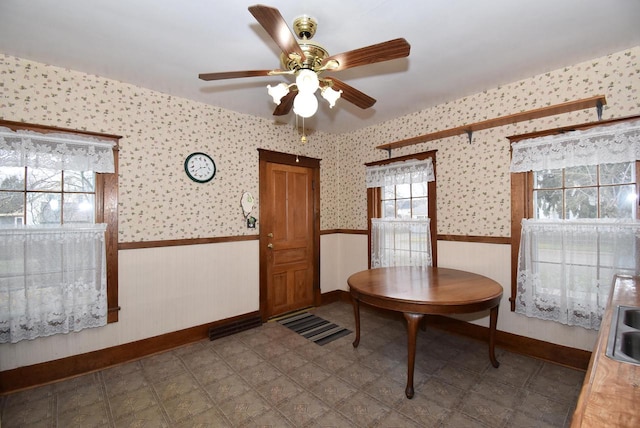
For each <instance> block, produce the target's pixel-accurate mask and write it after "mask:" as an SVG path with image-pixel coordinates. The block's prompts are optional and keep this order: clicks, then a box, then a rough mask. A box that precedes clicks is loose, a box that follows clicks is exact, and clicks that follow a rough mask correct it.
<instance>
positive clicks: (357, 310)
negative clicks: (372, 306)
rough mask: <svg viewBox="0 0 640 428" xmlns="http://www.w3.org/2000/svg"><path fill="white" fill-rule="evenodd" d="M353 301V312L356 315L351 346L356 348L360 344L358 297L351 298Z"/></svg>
mask: <svg viewBox="0 0 640 428" xmlns="http://www.w3.org/2000/svg"><path fill="white" fill-rule="evenodd" d="M351 302H352V303H353V314H354V315H355V317H356V339H355V340H354V341H353V347H354V348H357V347H358V345H359V344H360V301H359V300H358V299H354V298H352V299H351Z"/></svg>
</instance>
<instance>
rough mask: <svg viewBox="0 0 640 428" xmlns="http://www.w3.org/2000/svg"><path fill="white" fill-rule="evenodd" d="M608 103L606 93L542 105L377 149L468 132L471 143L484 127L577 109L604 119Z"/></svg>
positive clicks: (409, 144)
mask: <svg viewBox="0 0 640 428" xmlns="http://www.w3.org/2000/svg"><path fill="white" fill-rule="evenodd" d="M606 103H607V101H606V99H605V97H604V95H596V96H594V97H590V98H585V99H582V100H576V101H569V102H566V103H562V104H556V105H552V106H546V107H541V108H538V109H534V110H529V111H524V112H520V113H515V114H510V115H508V116H503V117H496V118H494V119H488V120H485V121H482V122H476V123H472V124H470V125H462V126H458V127H455V128H450V129H445V130H442V131H436V132H432V133H430V134H425V135H419V136H417V137H412V138H408V139H406V140H401V141H396V142H393V143H387V144H383V145H381V146H377V147H376V149H382V150H386V151H387V152H389V155H391V150H393V149H399V148H400V147H405V146H412V145H414V144H420V143H425V142H427V141H433V140H440V139H442V138H447V137H453V136H455V135H461V134H465V133H466V134H467V135H468V137H469V143H471V137H472V135H473V133H474V132H475V131H480V130H483V129H489V128H495V127H498V126H504V125H512V124H514V123H518V122H523V121H525V120H532V119H539V118H541V117H547V116H555V115H557V114H562V113H569V112H572V111H576V110H586V109H589V108H593V107H595V108H596V109H597V114H598V120H601V119H602V107H603V106H604V105H605V104H606Z"/></svg>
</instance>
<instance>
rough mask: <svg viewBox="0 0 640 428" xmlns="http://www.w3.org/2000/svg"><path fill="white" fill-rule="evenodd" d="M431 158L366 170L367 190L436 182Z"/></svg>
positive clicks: (377, 166)
mask: <svg viewBox="0 0 640 428" xmlns="http://www.w3.org/2000/svg"><path fill="white" fill-rule="evenodd" d="M435 179H436V177H435V174H434V172H433V162H432V161H431V158H428V159H424V160H415V159H411V160H407V161H402V162H394V163H389V164H385V165H376V166H368V167H367V168H366V183H367V188H370V187H383V186H395V185H398V184H411V183H425V182H429V181H435Z"/></svg>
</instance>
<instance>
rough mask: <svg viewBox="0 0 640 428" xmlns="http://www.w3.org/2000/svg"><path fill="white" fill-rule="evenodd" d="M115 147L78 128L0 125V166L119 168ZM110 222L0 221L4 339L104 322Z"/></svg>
mask: <svg viewBox="0 0 640 428" xmlns="http://www.w3.org/2000/svg"><path fill="white" fill-rule="evenodd" d="M114 147H115V144H114V143H113V142H111V141H104V140H99V139H97V138H93V137H89V136H85V135H80V134H67V133H39V132H34V131H28V130H18V131H13V130H11V129H9V128H6V127H0V167H26V168H27V169H29V168H31V169H51V170H57V171H81V172H83V171H91V172H99V173H114V172H115V162H114V155H113V149H114ZM28 194H29V189H26V188H25V190H24V191H23V195H25V197H26V195H28ZM106 228H107V225H106V224H82V225H79V226H78V225H67V224H65V225H63V224H57V225H51V226H46V227H43V226H39V225H27V226H13V225H8V226H5V227H2V228H0V343H6V342H12V343H13V342H18V341H20V340H24V339H33V338H36V337H39V336H49V335H52V334H56V333H68V332H71V331H79V330H82V329H84V328H88V327H97V326H103V325H105V324H106V323H107V291H106V285H107V280H106V255H105V252H106V249H105V231H106Z"/></svg>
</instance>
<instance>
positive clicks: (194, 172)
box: [184, 152, 216, 183]
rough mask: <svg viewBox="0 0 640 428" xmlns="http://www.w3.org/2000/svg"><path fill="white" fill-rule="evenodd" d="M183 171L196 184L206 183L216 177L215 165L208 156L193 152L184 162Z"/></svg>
mask: <svg viewBox="0 0 640 428" xmlns="http://www.w3.org/2000/svg"><path fill="white" fill-rule="evenodd" d="M184 171H185V172H186V173H187V176H188V177H189V178H190V179H192V180H193V181H195V182H196V183H206V182H208V181H211V180H212V179H213V177H214V176H215V175H216V164H215V162H214V161H213V159H212V158H211V156H209V155H208V154H206V153H202V152H194V153H191V154H190V155H189V156H187V159H186V160H185V161H184Z"/></svg>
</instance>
